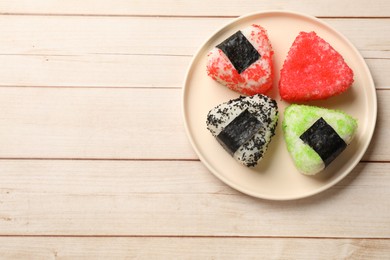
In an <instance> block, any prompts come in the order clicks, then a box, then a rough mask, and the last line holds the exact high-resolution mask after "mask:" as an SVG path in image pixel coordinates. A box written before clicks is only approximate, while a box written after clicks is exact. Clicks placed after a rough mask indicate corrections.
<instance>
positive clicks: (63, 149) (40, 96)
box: [0, 88, 195, 159]
mask: <svg viewBox="0 0 390 260" xmlns="http://www.w3.org/2000/svg"><path fill="white" fill-rule="evenodd" d="M180 97H181V90H180V89H167V90H163V89H157V90H156V91H155V90H152V89H99V88H92V89H91V88H83V89H77V88H76V89H72V88H57V89H55V88H0V100H1V101H0V110H1V111H2V113H1V115H0V136H2V138H0V157H8V158H9V157H17V158H19V157H24V158H25V157H27V158H31V157H33V158H35V157H39V158H42V157H44V158H115V159H118V158H119V159H120V158H133V159H134V158H135V159H137V158H160V159H161V158H170V159H172V158H176V159H184V158H188V157H190V158H195V155H194V152H193V151H192V149H191V147H190V145H189V142H188V140H187V137H186V136H185V133H184V123H183V119H182V115H181V102H180Z"/></svg>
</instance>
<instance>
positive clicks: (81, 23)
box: [0, 15, 390, 58]
mask: <svg viewBox="0 0 390 260" xmlns="http://www.w3.org/2000/svg"><path fill="white" fill-rule="evenodd" d="M232 20H233V18H182V17H173V18H172V17H169V18H168V17H165V18H164V17H158V18H156V17H84V16H82V17H68V16H18V15H16V16H15V15H12V16H0V24H1V25H2V26H1V27H0V34H1V35H2V37H1V40H0V41H1V44H0V54H23V55H42V56H45V55H61V56H64V55H75V56H77V55H93V54H95V55H96V54H115V55H136V54H143V55H146V54H151V55H193V54H194V53H195V51H196V50H197V49H198V48H199V47H200V46H201V44H203V42H204V41H205V40H206V39H207V38H209V37H210V36H211V35H212V34H213V33H214V32H215V31H216V30H218V29H219V28H221V27H222V26H224V25H225V24H227V23H228V22H230V21H232ZM321 20H322V21H324V22H326V23H328V24H329V25H330V26H332V27H333V28H335V29H336V30H338V31H340V32H341V33H342V34H344V35H345V36H346V37H347V38H348V39H350V41H351V42H352V43H353V44H354V45H355V46H356V48H358V49H359V50H360V51H362V53H363V55H365V57H366V58H383V56H384V55H387V54H388V50H389V49H390V43H389V41H388V39H389V33H387V32H390V19H321Z"/></svg>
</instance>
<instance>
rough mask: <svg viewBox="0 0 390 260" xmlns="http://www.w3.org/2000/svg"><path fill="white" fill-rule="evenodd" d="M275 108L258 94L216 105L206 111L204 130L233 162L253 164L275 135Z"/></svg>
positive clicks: (259, 158)
mask: <svg viewBox="0 0 390 260" xmlns="http://www.w3.org/2000/svg"><path fill="white" fill-rule="evenodd" d="M277 122H278V107H277V103H276V101H275V100H273V99H271V98H270V97H267V96H265V95H262V94H256V95H254V96H248V97H244V96H241V97H239V98H237V99H233V100H230V101H228V102H225V103H222V104H219V105H218V106H216V107H215V108H213V109H211V110H210V111H209V113H208V114H207V120H206V124H207V129H208V130H209V131H210V132H211V134H212V135H213V136H214V137H215V138H216V140H217V141H218V142H219V143H220V144H221V145H222V147H223V148H224V149H225V150H226V151H227V152H228V153H229V154H230V155H231V156H232V157H233V158H234V159H236V160H237V161H239V162H240V163H242V164H243V165H245V166H248V167H254V166H256V165H257V163H258V162H259V161H260V160H261V159H262V158H263V156H264V153H265V152H266V150H267V147H268V145H269V143H270V141H271V138H272V137H273V136H274V135H275V128H276V125H277Z"/></svg>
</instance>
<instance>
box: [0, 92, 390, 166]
mask: <svg viewBox="0 0 390 260" xmlns="http://www.w3.org/2000/svg"><path fill="white" fill-rule="evenodd" d="M181 95H182V90H181V89H143V88H140V89H131V88H130V89H125V88H122V89H112V88H111V89H110V88H5V87H4V88H0V111H2V113H1V114H0V136H1V138H0V158H105V159H110V158H116V159H121V158H122V159H154V158H158V159H197V156H196V155H195V153H194V151H193V150H192V148H191V146H190V144H189V141H188V139H187V136H186V134H185V131H184V122H183V117H182V108H181ZM389 99H390V92H389V91H387V90H378V125H377V127H376V132H375V135H374V138H373V141H372V145H371V146H370V148H369V151H368V152H367V153H366V155H365V157H364V159H365V160H369V161H378V160H379V161H390V157H389V156H390V150H389V147H390V143H389V142H390V139H389V138H387V135H386V129H389V128H390V103H389V102H387V101H388V100H389Z"/></svg>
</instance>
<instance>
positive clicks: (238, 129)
mask: <svg viewBox="0 0 390 260" xmlns="http://www.w3.org/2000/svg"><path fill="white" fill-rule="evenodd" d="M261 125H262V124H261V122H260V121H259V120H258V119H257V118H256V117H255V116H254V115H253V114H252V113H250V112H249V111H248V110H247V109H246V110H244V111H243V112H241V114H239V115H238V116H237V117H236V118H234V119H233V121H231V122H230V123H229V124H228V125H227V126H226V127H225V128H224V129H223V130H222V131H221V132H220V133H219V134H218V135H217V140H218V142H219V143H220V144H221V145H222V146H223V148H225V150H226V151H228V152H229V154H230V155H233V154H234V153H235V151H237V150H238V148H240V146H241V145H243V144H244V143H246V142H247V141H248V140H249V139H250V138H252V137H253V136H254V135H255V134H256V133H257V132H258V131H259V129H260V128H261Z"/></svg>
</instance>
